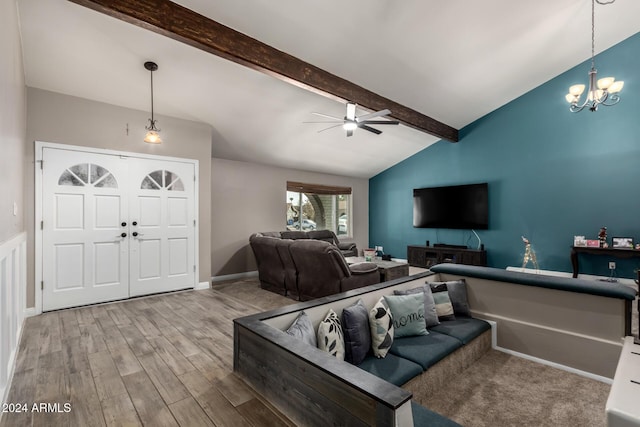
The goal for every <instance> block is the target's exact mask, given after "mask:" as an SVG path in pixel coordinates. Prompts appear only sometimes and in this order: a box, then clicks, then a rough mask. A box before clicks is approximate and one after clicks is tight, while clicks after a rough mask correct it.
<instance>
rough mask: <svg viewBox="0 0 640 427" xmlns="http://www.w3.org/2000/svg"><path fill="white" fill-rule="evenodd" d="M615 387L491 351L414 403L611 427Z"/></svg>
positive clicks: (503, 418)
mask: <svg viewBox="0 0 640 427" xmlns="http://www.w3.org/2000/svg"><path fill="white" fill-rule="evenodd" d="M212 289H214V290H216V291H219V292H222V293H225V294H227V295H229V296H232V297H235V298H237V299H238V300H241V301H243V302H244V303H246V304H249V305H251V306H253V307H256V308H258V309H261V310H271V309H274V308H278V307H282V306H285V305H289V304H295V303H296V301H295V300H292V299H290V298H287V297H284V296H282V295H278V294H275V293H273V292H269V291H266V290H264V289H262V288H260V284H259V282H258V280H257V279H245V280H237V281H230V282H223V283H219V284H215V285H214V286H213V287H212ZM636 303H637V300H636ZM636 307H637V305H636V306H634V308H635V310H634V313H635V316H636V319H635V321H634V325H635V326H636V327H637V314H638V313H637V308H636ZM636 333H637V331H636ZM609 389H610V386H609V385H607V384H604V383H601V382H599V381H595V380H591V379H588V378H584V377H581V376H579V375H575V374H571V373H569V372H566V371H562V370H559V369H556V368H552V367H549V366H545V365H540V364H538V363H535V362H531V361H528V360H525V359H521V358H518V357H515V356H511V355H508V354H506V353H502V352H499V351H495V350H490V351H489V352H488V353H487V354H485V355H484V356H483V357H481V358H480V359H479V360H478V361H477V362H475V363H474V364H473V365H472V366H471V367H470V368H469V369H467V370H466V371H464V372H462V373H461V374H459V375H457V376H455V377H453V378H452V379H451V381H449V382H448V384H447V385H446V386H444V387H442V388H441V389H440V390H438V392H437V393H435V394H434V393H432V394H431V395H429V396H418V395H414V399H415V400H416V401H418V402H419V403H421V404H423V405H424V406H426V407H427V408H429V409H431V410H433V411H435V412H438V413H440V414H442V415H444V416H446V417H448V418H451V419H453V420H455V421H457V422H458V423H460V424H462V425H463V426H465V427H485V426H491V427H503V426H519V427H521V426H536V427H542V426H554V427H559V426H560V427H564V426H581V427H589V426H605V425H606V421H605V413H604V409H605V405H606V401H607V397H608V394H609Z"/></svg>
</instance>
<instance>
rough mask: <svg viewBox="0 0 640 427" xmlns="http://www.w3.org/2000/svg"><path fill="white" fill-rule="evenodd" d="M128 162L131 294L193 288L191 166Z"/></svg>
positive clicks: (167, 162)
mask: <svg viewBox="0 0 640 427" xmlns="http://www.w3.org/2000/svg"><path fill="white" fill-rule="evenodd" d="M130 160H131V169H130V170H131V178H130V179H131V183H132V185H131V198H130V218H131V236H132V239H131V263H130V266H131V274H130V276H131V285H130V294H131V296H136V295H147V294H151V293H154V292H166V291H173V290H177V289H184V288H186V287H193V285H194V280H195V279H194V278H195V245H194V230H195V222H194V219H195V212H194V201H193V195H194V176H195V168H194V165H193V163H180V162H169V161H159V160H153V161H149V160H146V159H130Z"/></svg>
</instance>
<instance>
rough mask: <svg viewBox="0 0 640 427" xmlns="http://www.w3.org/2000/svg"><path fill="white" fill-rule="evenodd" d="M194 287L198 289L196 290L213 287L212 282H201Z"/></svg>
mask: <svg viewBox="0 0 640 427" xmlns="http://www.w3.org/2000/svg"><path fill="white" fill-rule="evenodd" d="M193 289H194V290H196V291H201V290H203V289H211V283H209V282H200V283H198V284H197V285H196V287H195V288H193Z"/></svg>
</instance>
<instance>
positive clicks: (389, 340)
mask: <svg viewBox="0 0 640 427" xmlns="http://www.w3.org/2000/svg"><path fill="white" fill-rule="evenodd" d="M369 325H370V326H371V348H372V349H373V355H374V356H375V357H377V358H383V357H385V356H386V355H387V353H388V352H389V349H390V348H391V344H393V316H392V315H391V310H389V306H388V305H387V303H386V302H385V300H384V298H380V299H379V300H378V302H377V303H376V304H375V305H374V306H373V308H372V309H371V311H370V312H369Z"/></svg>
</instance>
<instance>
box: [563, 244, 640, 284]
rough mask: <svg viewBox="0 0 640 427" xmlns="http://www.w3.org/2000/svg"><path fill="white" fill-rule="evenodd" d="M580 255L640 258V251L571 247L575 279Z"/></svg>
mask: <svg viewBox="0 0 640 427" xmlns="http://www.w3.org/2000/svg"><path fill="white" fill-rule="evenodd" d="M578 254H591V255H607V256H610V257H613V258H640V250H638V249H632V248H596V247H589V246H572V247H571V266H572V267H573V277H574V278H575V277H578V271H579V270H578Z"/></svg>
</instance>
